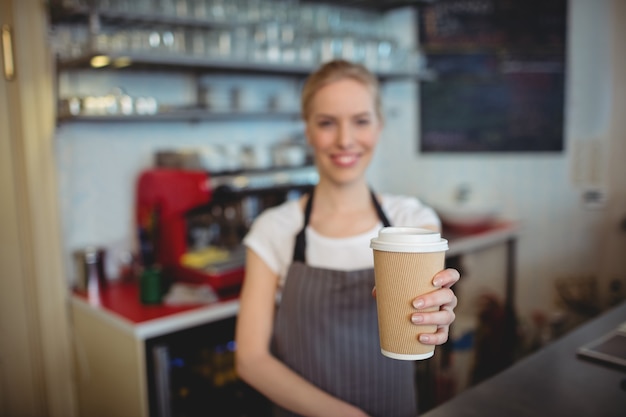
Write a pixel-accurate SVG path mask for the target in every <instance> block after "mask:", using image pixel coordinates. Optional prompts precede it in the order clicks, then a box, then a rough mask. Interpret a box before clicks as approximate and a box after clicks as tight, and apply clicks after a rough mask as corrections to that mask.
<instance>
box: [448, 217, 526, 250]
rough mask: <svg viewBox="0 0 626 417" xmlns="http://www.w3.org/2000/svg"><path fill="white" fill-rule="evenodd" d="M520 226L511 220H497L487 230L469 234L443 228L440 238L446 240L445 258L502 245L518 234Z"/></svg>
mask: <svg viewBox="0 0 626 417" xmlns="http://www.w3.org/2000/svg"><path fill="white" fill-rule="evenodd" d="M520 229H521V227H520V224H519V222H517V221H512V220H499V221H497V222H495V223H494V224H493V225H491V226H490V227H488V228H484V229H482V230H477V231H474V232H471V233H468V232H461V231H456V230H454V229H446V228H444V229H443V231H442V233H441V236H442V237H443V238H444V239H448V247H449V249H448V251H447V252H446V257H452V256H457V255H462V254H465V253H468V252H474V251H477V250H481V249H483V248H486V247H488V246H493V245H496V244H499V243H504V242H506V241H507V240H509V239H511V238H514V237H516V236H517V235H518V234H519V233H520Z"/></svg>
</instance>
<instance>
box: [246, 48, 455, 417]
mask: <svg viewBox="0 0 626 417" xmlns="http://www.w3.org/2000/svg"><path fill="white" fill-rule="evenodd" d="M302 117H303V119H304V121H305V124H306V136H307V139H308V143H309V145H310V146H311V148H312V149H313V152H314V158H315V164H316V167H317V170H318V172H319V182H318V184H317V185H316V186H315V187H314V190H313V192H312V193H310V194H309V195H306V196H303V197H302V198H301V199H299V200H297V201H288V202H286V203H284V204H282V205H280V206H278V207H274V208H271V209H268V210H266V211H265V212H264V213H262V214H261V215H260V216H259V217H258V218H257V219H256V220H255V222H254V224H253V226H252V227H251V230H250V232H249V233H248V235H247V236H246V238H245V239H244V243H245V245H246V246H247V261H246V276H245V280H244V284H243V288H242V292H241V299H240V301H241V308H240V312H239V316H238V321H237V330H236V342H237V354H236V355H237V356H236V363H237V371H238V373H239V375H240V376H241V378H242V379H244V380H245V381H246V382H248V383H249V384H250V385H251V386H253V387H254V388H256V389H257V390H258V391H260V392H261V393H263V394H264V395H265V396H266V397H267V398H269V399H270V400H271V401H272V402H273V403H274V404H275V405H276V406H277V415H281V416H320V417H331V416H345V417H347V416H354V417H365V416H372V417H374V416H379V417H413V416H415V415H417V405H416V395H415V394H416V393H415V385H414V363H413V362H410V361H398V360H394V359H389V358H386V357H384V356H383V355H382V354H381V353H380V346H379V341H378V327H377V326H378V324H377V318H376V300H375V298H374V295H373V294H372V290H373V287H374V272H373V257H372V252H371V249H370V248H369V241H370V239H371V238H372V237H374V236H376V235H377V233H378V230H379V229H380V228H381V227H383V226H385V225H394V226H417V227H424V228H430V229H439V227H440V222H439V219H438V218H437V216H436V214H435V212H434V211H433V210H432V209H431V208H429V207H426V206H425V205H423V204H422V203H421V202H420V201H419V200H417V199H415V198H412V197H404V196H394V195H388V194H380V195H379V194H375V193H374V192H372V191H371V190H370V188H369V186H368V183H367V181H366V177H365V173H366V169H367V167H368V165H369V163H370V161H371V159H372V156H373V153H374V150H375V148H376V145H377V143H378V140H379V136H380V133H381V130H382V127H383V116H382V111H381V100H380V94H379V86H378V81H377V79H376V77H375V76H373V75H372V74H371V73H370V72H369V71H367V70H366V69H365V68H364V67H363V66H361V65H358V64H353V63H350V62H346V61H341V60H339V61H332V62H329V63H327V64H325V65H323V66H322V67H321V68H320V69H318V70H317V71H316V72H315V73H313V74H312V75H311V76H310V77H309V78H308V80H307V82H306V84H305V86H304V89H303V92H302ZM458 279H459V274H458V272H457V271H455V270H453V269H447V270H444V271H441V272H440V273H438V274H437V275H436V276H434V277H433V283H434V284H435V285H436V286H438V287H439V286H440V287H441V288H440V289H438V290H435V291H433V292H432V293H429V294H427V295H424V296H422V297H419V298H416V299H415V300H414V302H413V304H414V306H415V307H416V312H415V313H414V314H413V317H412V321H413V322H414V323H420V324H436V325H437V329H438V330H437V331H436V332H435V333H433V334H417V329H416V337H419V339H420V340H421V341H422V342H423V343H427V344H433V345H439V344H442V343H444V342H446V340H447V338H448V329H449V326H450V324H451V323H452V321H453V320H454V312H453V309H454V307H456V303H457V299H456V296H455V295H454V293H453V292H452V290H451V289H450V287H451V286H452V285H453V284H454V283H455V282H456V281H458ZM433 306H435V307H438V310H437V311H435V312H431V313H423V312H418V310H417V309H421V308H425V307H433Z"/></svg>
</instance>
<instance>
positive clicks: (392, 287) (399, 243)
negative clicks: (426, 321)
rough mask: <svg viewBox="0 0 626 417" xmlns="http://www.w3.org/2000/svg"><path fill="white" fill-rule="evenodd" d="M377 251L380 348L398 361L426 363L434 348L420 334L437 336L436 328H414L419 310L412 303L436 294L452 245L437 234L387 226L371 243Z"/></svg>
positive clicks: (376, 270) (375, 271)
mask: <svg viewBox="0 0 626 417" xmlns="http://www.w3.org/2000/svg"><path fill="white" fill-rule="evenodd" d="M370 247H371V248H372V249H373V251H374V273H375V279H376V305H377V308H378V328H379V333H380V347H381V352H382V354H383V355H385V356H388V357H390V358H394V359H402V360H420V359H427V358H430V357H431V356H433V354H434V353H435V346H434V345H424V344H422V343H420V342H419V339H418V336H419V335H420V334H422V333H434V332H435V331H436V330H437V326H435V325H415V324H413V323H412V322H411V316H412V315H413V313H415V312H417V311H433V309H423V310H417V309H416V308H414V307H413V300H414V299H415V298H416V297H418V296H420V295H422V294H425V293H428V292H431V291H434V290H435V289H436V287H435V286H434V285H433V283H432V281H433V277H434V276H435V274H436V273H437V272H439V271H441V270H442V269H443V267H444V259H445V251H446V250H447V249H448V241H447V240H445V239H442V238H441V235H440V234H439V233H437V232H433V231H431V230H427V229H420V228H411V227H385V228H383V229H381V230H380V232H379V234H378V237H376V238H374V239H372V240H371V244H370Z"/></svg>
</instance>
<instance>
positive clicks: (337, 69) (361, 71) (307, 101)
mask: <svg viewBox="0 0 626 417" xmlns="http://www.w3.org/2000/svg"><path fill="white" fill-rule="evenodd" d="M346 78H349V79H352V80H354V81H357V82H359V83H361V84H363V86H365V87H367V88H368V89H369V90H370V93H371V94H372V98H373V99H374V110H375V111H376V116H377V117H378V119H379V120H380V122H381V123H382V122H383V111H382V100H381V98H380V86H379V83H378V78H376V76H375V75H374V74H372V73H371V72H370V71H369V70H368V69H367V68H365V67H364V66H363V65H361V64H357V63H353V62H349V61H346V60H343V59H337V60H334V61H330V62H327V63H325V64H324V65H322V66H321V67H320V68H318V69H317V71H315V72H314V73H312V74H311V75H310V76H309V77H308V78H307V80H306V82H305V83H304V87H303V88H302V96H301V112H302V119H303V120H304V121H306V120H307V119H308V117H309V115H310V113H311V105H312V102H313V97H314V96H315V94H316V93H317V92H318V91H319V90H320V89H321V88H322V87H324V86H326V85H328V84H330V83H333V82H335V81H340V80H343V79H346Z"/></svg>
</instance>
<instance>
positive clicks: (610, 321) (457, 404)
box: [422, 303, 626, 417]
mask: <svg viewBox="0 0 626 417" xmlns="http://www.w3.org/2000/svg"><path fill="white" fill-rule="evenodd" d="M625 320H626V303H623V304H622V305H620V306H618V307H615V308H613V309H612V310H610V311H608V312H606V313H604V314H602V315H601V316H600V317H597V318H595V319H593V320H591V321H589V322H587V323H585V324H583V325H582V326H580V327H579V328H577V329H575V330H574V331H572V332H570V333H569V334H567V335H565V336H564V337H562V338H561V339H559V340H557V341H555V342H553V343H552V344H550V345H548V346H546V347H545V348H543V349H541V350H539V351H538V352H536V353H534V354H532V355H531V356H529V357H527V358H525V359H523V360H521V361H519V362H517V363H516V364H515V365H513V366H511V367H510V368H508V369H507V370H505V371H503V372H501V373H500V374H498V375H496V376H494V377H492V378H490V379H488V380H486V381H484V382H482V383H480V384H478V385H476V386H475V387H472V388H470V389H468V390H466V391H464V392H462V393H461V394H459V395H458V396H456V397H454V398H453V399H451V400H450V401H448V402H446V403H444V404H442V405H440V406H438V407H436V408H434V409H432V410H430V411H429V412H427V413H425V414H423V415H422V417H502V416H507V417H536V416H550V417H560V416H563V417H566V416H567V417H570V416H576V417H618V416H623V415H624V410H626V391H625V390H624V387H623V384H624V383H625V382H624V381H625V380H626V371H625V370H623V369H620V368H617V367H615V368H614V367H609V366H604V365H601V364H598V363H595V362H591V361H589V360H585V359H582V358H579V357H578V356H577V355H576V349H577V348H578V347H580V346H582V345H584V344H586V343H587V342H591V341H593V340H594V339H596V338H598V337H600V336H602V335H604V334H606V333H608V332H609V331H611V330H612V329H614V328H615V327H617V326H618V325H619V324H620V323H622V322H624V321H625Z"/></svg>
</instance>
